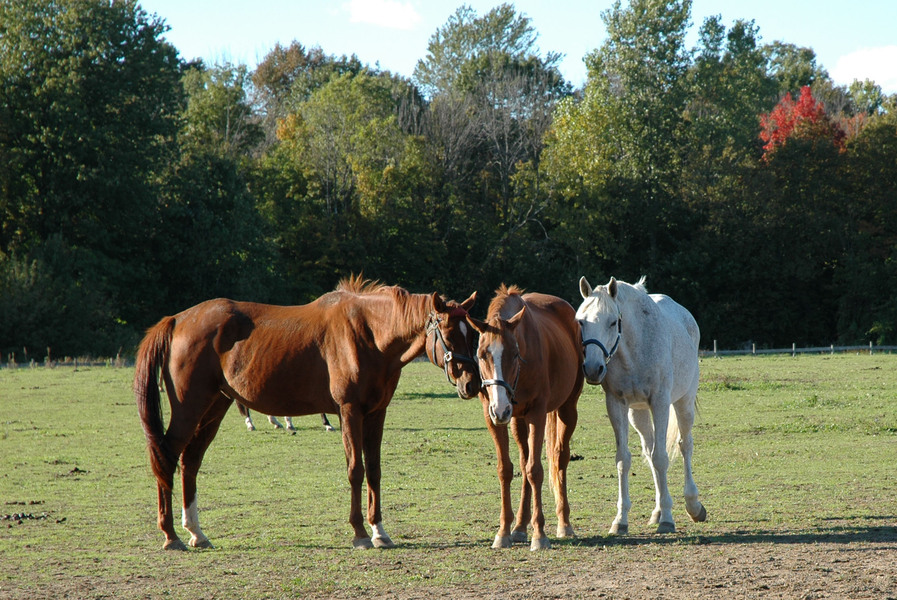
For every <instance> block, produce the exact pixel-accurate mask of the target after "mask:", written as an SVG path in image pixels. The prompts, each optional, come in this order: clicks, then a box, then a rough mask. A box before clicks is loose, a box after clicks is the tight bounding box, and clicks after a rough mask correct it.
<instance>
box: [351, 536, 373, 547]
mask: <svg viewBox="0 0 897 600" xmlns="http://www.w3.org/2000/svg"><path fill="white" fill-rule="evenodd" d="M352 547H353V548H355V549H356V550H370V549H371V548H373V547H374V544H373V542H371V538H369V537H365V538H355V539H354V540H352Z"/></svg>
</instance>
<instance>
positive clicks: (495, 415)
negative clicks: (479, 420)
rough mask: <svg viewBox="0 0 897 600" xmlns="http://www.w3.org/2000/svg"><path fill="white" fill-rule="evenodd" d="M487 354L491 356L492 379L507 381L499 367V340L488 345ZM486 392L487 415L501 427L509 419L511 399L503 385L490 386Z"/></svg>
mask: <svg viewBox="0 0 897 600" xmlns="http://www.w3.org/2000/svg"><path fill="white" fill-rule="evenodd" d="M489 353H490V354H491V355H492V366H493V369H494V372H493V375H492V379H495V380H497V381H507V380H506V379H505V376H504V373H503V372H502V367H501V359H502V355H503V353H504V347H503V346H502V345H501V342H500V341H499V340H496V341H494V342H492V344H490V345H489ZM488 390H489V413H490V417H492V422H493V423H495V424H496V425H503V424H505V423H507V422H508V421H509V420H510V419H511V397H510V395H509V393H508V390H507V388H506V387H504V386H503V385H490V386H488Z"/></svg>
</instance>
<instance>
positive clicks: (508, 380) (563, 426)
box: [467, 285, 583, 550]
mask: <svg viewBox="0 0 897 600" xmlns="http://www.w3.org/2000/svg"><path fill="white" fill-rule="evenodd" d="M521 293H522V292H521V290H520V289H519V288H517V287H516V286H512V287H510V288H508V287H507V286H505V285H502V286H501V287H500V288H499V289H498V291H497V292H496V296H495V298H493V300H492V302H491V303H490V304H489V311H488V313H487V318H486V321H485V322H484V321H479V320H477V319H474V318H473V317H470V316H468V317H467V320H468V322H469V323H470V324H471V325H472V326H473V327H474V328H475V329H476V330H477V331H478V332H479V333H480V341H479V347H478V349H477V359H478V360H479V365H480V373H481V375H482V377H483V390H482V391H481V392H480V400H481V401H482V403H483V416H484V418H485V420H486V426H487V427H488V428H489V433H491V434H492V440H493V441H494V442H495V450H496V453H497V454H498V479H499V482H500V484H501V516H500V521H499V523H500V524H499V529H498V534H497V535H496V536H495V542H494V543H493V544H492V547H493V548H508V547H510V546H511V543H512V542H523V543H525V542H526V539H527V535H526V532H527V524H528V522H531V524H532V527H533V537H532V542H531V544H530V550H542V549H545V548H549V547H550V544H549V542H548V537H547V536H546V535H545V516H544V514H543V512H542V479H543V471H542V443H543V439H544V442H545V445H546V454H547V455H548V466H549V483H550V485H551V488H552V489H553V490H554V497H555V504H556V510H557V517H558V526H557V534H558V537H571V536H573V528H572V527H571V526H570V505H569V503H568V502H567V465H568V464H569V462H570V437H571V436H572V435H573V430H574V429H576V419H577V410H576V404H577V402H578V401H579V394H580V393H581V392H582V387H583V373H582V367H581V365H582V350H581V348H580V331H579V323H577V321H576V318H575V311H574V310H573V307H572V306H570V304H568V303H567V302H565V301H564V300H561V299H560V298H556V297H554V296H548V295H545V294H537V293H529V294H525V295H521ZM508 423H510V425H511V432H512V433H513V435H514V439H515V440H516V441H517V446H518V447H519V450H520V471H521V472H522V473H523V474H524V477H523V489H522V492H521V497H520V507H519V508H518V510H517V518H516V524H515V525H514V529H513V531H512V530H511V519H512V518H513V516H514V515H513V514H512V511H511V478H512V477H513V474H514V467H513V464H512V463H511V457H510V450H509V447H508V446H509V441H508V427H507V425H508ZM531 505H532V508H531Z"/></svg>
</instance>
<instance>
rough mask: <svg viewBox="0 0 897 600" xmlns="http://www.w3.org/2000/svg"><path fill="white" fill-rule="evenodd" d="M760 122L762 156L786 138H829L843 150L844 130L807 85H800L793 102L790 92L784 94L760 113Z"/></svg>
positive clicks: (773, 151)
mask: <svg viewBox="0 0 897 600" xmlns="http://www.w3.org/2000/svg"><path fill="white" fill-rule="evenodd" d="M760 125H761V127H762V131H761V132H760V139H762V140H763V142H765V144H764V146H763V159H764V160H768V159H769V157H770V156H771V155H772V154H773V153H775V151H776V150H777V149H778V148H780V147H782V146H784V145H785V143H786V142H787V141H788V140H789V139H790V138H800V139H805V140H815V141H819V140H830V141H831V143H832V144H834V146H835V148H837V149H838V151H839V152H840V151H843V150H844V142H845V139H846V137H847V136H846V135H845V133H844V130H843V129H841V127H840V126H839V125H838V124H837V123H835V122H834V121H832V119H831V118H830V117H829V116H828V115H827V114H826V113H825V108H824V107H823V105H822V102H817V101H816V100H815V99H814V98H813V94H812V93H811V92H810V86H807V85H805V86H804V87H802V88H801V90H800V98H799V99H798V100H797V102H795V101H794V100H793V99H792V97H791V94H790V93H789V94H785V97H784V98H782V99H781V100H780V101H779V103H778V104H777V105H776V107H775V108H774V109H773V110H772V112H770V113H769V114H767V115H760Z"/></svg>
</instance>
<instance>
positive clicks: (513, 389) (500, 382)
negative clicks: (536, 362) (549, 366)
mask: <svg viewBox="0 0 897 600" xmlns="http://www.w3.org/2000/svg"><path fill="white" fill-rule="evenodd" d="M525 364H526V361H525V360H523V359H522V358H520V355H519V354H518V355H517V377H515V378H514V385H511V384H510V383H508V382H507V381H505V380H504V379H483V389H486V388H487V387H488V386H490V385H497V386H500V387H503V388H505V389H506V390H508V396H509V398H510V400H511V404H514V405H516V404H517V401H516V400H514V396H516V395H517V384H518V383H519V382H520V371H522V370H523V367H522V366H521V365H525Z"/></svg>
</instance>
